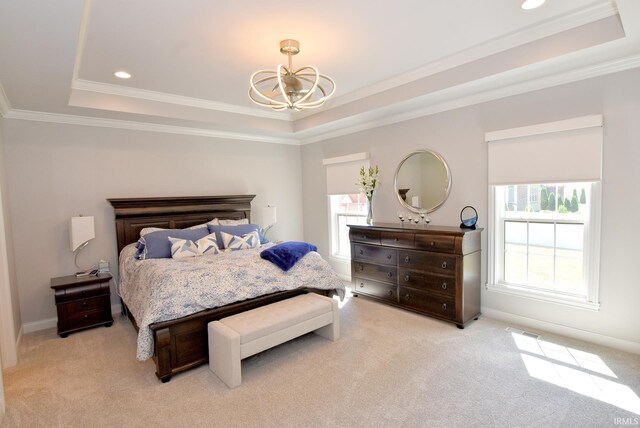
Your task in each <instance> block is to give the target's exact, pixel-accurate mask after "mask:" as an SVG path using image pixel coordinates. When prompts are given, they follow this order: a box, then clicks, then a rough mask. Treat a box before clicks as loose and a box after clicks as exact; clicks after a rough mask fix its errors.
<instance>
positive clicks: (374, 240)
mask: <svg viewBox="0 0 640 428" xmlns="http://www.w3.org/2000/svg"><path fill="white" fill-rule="evenodd" d="M349 239H350V240H351V242H365V243H370V244H376V245H379V244H380V231H379V230H362V229H358V230H354V229H351V230H349Z"/></svg>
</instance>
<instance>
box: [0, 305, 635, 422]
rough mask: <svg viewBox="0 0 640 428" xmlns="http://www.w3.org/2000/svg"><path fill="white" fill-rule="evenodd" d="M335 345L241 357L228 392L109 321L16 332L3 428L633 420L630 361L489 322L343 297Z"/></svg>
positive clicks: (306, 342)
mask: <svg viewBox="0 0 640 428" xmlns="http://www.w3.org/2000/svg"><path fill="white" fill-rule="evenodd" d="M341 321H342V337H341V339H340V340H339V341H337V342H330V341H327V340H325V339H323V338H321V337H319V336H317V335H314V334H309V335H306V336H303V337H301V338H298V339H296V340H294V341H291V342H289V343H286V344H283V345H281V346H279V347H277V348H274V349H271V350H269V351H266V352H264V353H262V354H258V355H256V356H254V357H251V358H248V359H246V360H244V361H243V364H242V370H243V373H242V385H241V386H240V387H238V388H236V389H234V390H230V389H227V387H226V386H225V385H224V384H223V383H222V382H221V381H220V380H219V379H217V378H216V377H215V375H213V374H212V373H211V372H210V371H209V370H208V366H201V367H199V368H196V369H194V370H191V371H189V372H187V373H184V374H181V375H178V376H174V378H173V379H172V380H171V382H169V383H167V384H162V383H160V382H159V381H158V380H157V379H156V377H155V375H154V365H153V363H152V362H151V361H147V362H144V363H140V362H137V361H136V360H135V339H136V338H135V331H134V329H133V327H132V326H131V325H130V324H129V322H128V321H126V320H124V319H122V318H119V317H118V318H117V320H116V322H115V324H114V326H113V327H111V328H104V327H101V328H96V329H92V330H87V331H84V332H82V333H77V334H73V335H70V336H69V337H68V338H66V339H61V338H58V337H57V336H56V334H55V331H53V330H47V331H43V332H38V333H34V334H29V335H26V336H25V337H24V338H23V341H22V344H21V347H20V363H19V365H18V366H16V367H14V368H11V369H9V370H5V373H4V380H5V391H6V399H7V414H6V416H5V418H4V420H3V422H2V424H0V426H2V427H103V426H105V427H148V426H161V427H212V426H221V427H236V426H243V427H245V426H246V427H315V426H336V427H360V426H368V427H385V426H388V427H401V426H402V427H405V426H406V427H411V426H443V427H457V426H461V427H468V426H473V427H502V426H504V427H519V426H521V427H525V426H526V427H529V426H531V427H538V426H540V427H555V426H572V427H574V426H580V427H584V426H614V425H616V424H617V425H621V424H624V423H625V422H626V425H628V424H629V422H631V423H633V422H634V421H635V424H638V423H639V421H640V420H639V418H640V398H638V396H639V395H640V356H637V355H631V354H626V353H623V352H619V351H615V350H612V349H608V348H603V347H599V346H595V345H591V344H587V343H584V342H578V341H573V340H569V339H565V338H560V337H556V336H552V335H548V334H543V335H542V337H541V338H540V339H538V340H535V339H531V338H528V337H526V336H522V335H520V334H517V333H515V334H514V333H511V332H509V331H506V330H505V327H507V326H506V325H505V324H503V323H499V322H496V321H493V320H490V319H488V318H480V320H479V321H477V322H475V323H472V324H470V325H469V326H468V327H467V328H466V329H464V330H458V329H457V328H456V327H455V326H453V325H451V324H447V323H443V322H439V321H436V320H433V319H430V318H426V317H422V316H419V315H415V314H412V313H409V312H406V311H402V310H399V309H395V308H391V307H388V306H384V305H380V304H377V303H375V302H372V301H370V300H365V299H363V298H351V299H350V300H348V301H346V302H345V303H344V305H343V307H342V309H341Z"/></svg>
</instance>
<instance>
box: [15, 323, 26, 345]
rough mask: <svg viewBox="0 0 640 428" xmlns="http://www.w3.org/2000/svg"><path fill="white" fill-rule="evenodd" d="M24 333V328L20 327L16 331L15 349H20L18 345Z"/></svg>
mask: <svg viewBox="0 0 640 428" xmlns="http://www.w3.org/2000/svg"><path fill="white" fill-rule="evenodd" d="M23 331H24V327H20V330H19V331H18V338H17V339H16V349H20V344H21V343H22V332H23Z"/></svg>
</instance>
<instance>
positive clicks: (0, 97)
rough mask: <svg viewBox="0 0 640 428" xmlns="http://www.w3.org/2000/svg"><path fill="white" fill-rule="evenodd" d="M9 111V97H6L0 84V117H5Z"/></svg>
mask: <svg viewBox="0 0 640 428" xmlns="http://www.w3.org/2000/svg"><path fill="white" fill-rule="evenodd" d="M10 111H11V103H10V102H9V97H7V93H6V92H5V91H4V88H3V87H2V83H0V116H2V117H6V116H7V113H9V112H10Z"/></svg>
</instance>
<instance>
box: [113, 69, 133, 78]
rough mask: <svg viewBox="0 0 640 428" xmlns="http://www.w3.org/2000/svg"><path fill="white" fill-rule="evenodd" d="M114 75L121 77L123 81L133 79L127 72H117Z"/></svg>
mask: <svg viewBox="0 0 640 428" xmlns="http://www.w3.org/2000/svg"><path fill="white" fill-rule="evenodd" d="M113 74H114V76H116V77H119V78H121V79H128V78H130V77H131V75H130V74H129V73H127V72H126V71H116V72H115V73H113Z"/></svg>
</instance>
